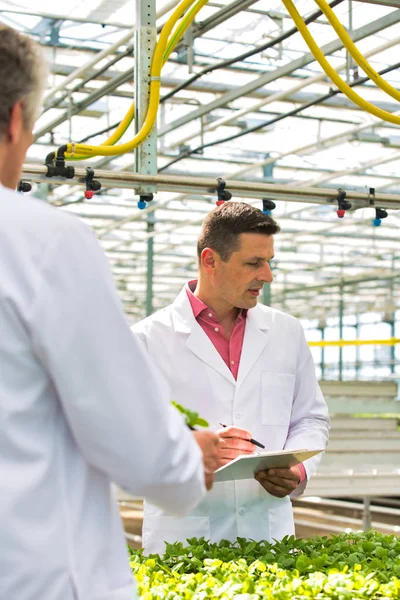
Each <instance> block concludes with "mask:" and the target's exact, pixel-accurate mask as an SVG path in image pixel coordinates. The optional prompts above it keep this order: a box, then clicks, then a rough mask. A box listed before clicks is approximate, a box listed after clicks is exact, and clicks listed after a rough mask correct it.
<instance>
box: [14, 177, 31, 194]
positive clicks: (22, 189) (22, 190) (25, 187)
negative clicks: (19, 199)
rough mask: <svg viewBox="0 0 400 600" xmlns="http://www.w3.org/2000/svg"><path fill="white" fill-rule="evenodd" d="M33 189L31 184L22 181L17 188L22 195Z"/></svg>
mask: <svg viewBox="0 0 400 600" xmlns="http://www.w3.org/2000/svg"><path fill="white" fill-rule="evenodd" d="M31 189H32V186H31V184H30V183H28V182H27V181H22V180H21V181H20V182H19V184H18V187H17V191H18V192H20V193H21V194H25V193H26V192H30V191H31Z"/></svg>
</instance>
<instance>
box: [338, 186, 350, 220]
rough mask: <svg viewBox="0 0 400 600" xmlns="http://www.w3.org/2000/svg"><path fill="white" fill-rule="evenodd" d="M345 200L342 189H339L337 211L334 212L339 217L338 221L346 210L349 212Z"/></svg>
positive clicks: (348, 203)
mask: <svg viewBox="0 0 400 600" xmlns="http://www.w3.org/2000/svg"><path fill="white" fill-rule="evenodd" d="M345 198H346V192H345V191H344V190H342V188H339V189H338V197H337V203H338V210H337V211H336V214H337V216H338V217H339V219H343V217H344V215H345V214H346V210H350V208H351V204H350V202H348V201H347V200H345Z"/></svg>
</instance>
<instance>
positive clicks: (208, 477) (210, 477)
mask: <svg viewBox="0 0 400 600" xmlns="http://www.w3.org/2000/svg"><path fill="white" fill-rule="evenodd" d="M204 483H205V486H206V490H207V491H208V492H209V491H210V490H211V488H212V486H213V483H214V473H208V472H207V471H206V472H205V473H204Z"/></svg>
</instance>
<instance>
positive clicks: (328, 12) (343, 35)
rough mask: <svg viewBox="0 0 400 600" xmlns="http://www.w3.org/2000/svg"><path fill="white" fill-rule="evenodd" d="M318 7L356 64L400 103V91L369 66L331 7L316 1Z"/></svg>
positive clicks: (322, 1)
mask: <svg viewBox="0 0 400 600" xmlns="http://www.w3.org/2000/svg"><path fill="white" fill-rule="evenodd" d="M314 1H315V3H316V4H317V5H318V7H319V8H320V10H321V11H322V12H323V13H324V15H325V16H326V18H327V19H328V21H329V23H330V24H331V25H332V27H333V29H334V30H335V31H336V33H337V34H338V36H339V38H340V39H341V40H342V43H343V45H344V47H345V48H346V49H347V50H348V51H349V52H350V54H351V56H352V57H353V58H354V60H355V61H356V63H357V64H358V65H359V66H360V67H361V68H362V70H363V71H364V73H365V74H366V75H367V77H369V78H370V79H371V80H372V81H373V82H374V83H376V85H377V86H378V87H379V88H381V89H382V90H383V91H384V92H386V93H387V94H389V96H392V98H394V99H395V100H398V101H399V102H400V91H399V90H396V88H395V87H393V86H392V85H390V83H388V82H387V81H385V80H384V79H383V77H381V76H380V75H379V73H377V72H376V71H375V69H374V68H373V67H372V66H371V65H370V64H369V62H368V61H367V59H366V58H365V56H363V55H362V54H361V52H360V51H359V50H358V48H357V46H356V45H355V44H354V42H353V40H352V39H351V37H350V36H349V34H348V33H347V31H346V29H345V28H344V27H343V25H342V24H341V22H340V21H339V19H338V18H337V16H336V15H335V13H334V12H333V10H332V9H331V7H330V6H329V4H328V3H327V2H325V0H314Z"/></svg>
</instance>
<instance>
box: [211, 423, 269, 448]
mask: <svg viewBox="0 0 400 600" xmlns="http://www.w3.org/2000/svg"><path fill="white" fill-rule="evenodd" d="M220 425H221V427H227V425H224V424H223V423H220ZM249 442H251V443H252V444H254V445H255V446H258V447H259V448H265V446H264V444H261V442H257V440H253V438H251V439H250V440H249Z"/></svg>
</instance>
